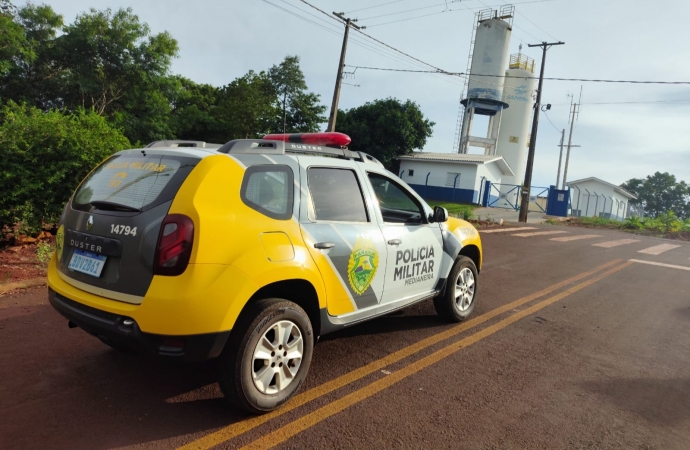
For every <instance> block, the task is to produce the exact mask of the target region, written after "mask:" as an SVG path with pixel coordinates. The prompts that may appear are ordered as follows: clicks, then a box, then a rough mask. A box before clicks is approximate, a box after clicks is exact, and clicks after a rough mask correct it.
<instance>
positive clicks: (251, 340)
mask: <svg viewBox="0 0 690 450" xmlns="http://www.w3.org/2000/svg"><path fill="white" fill-rule="evenodd" d="M280 334H282V335H283V336H284V337H285V339H283V342H280V341H279V335H280ZM313 335H314V332H313V330H312V326H311V322H310V321H309V316H307V313H306V312H304V310H303V309H302V308H300V307H299V306H298V305H297V304H295V303H293V302H290V301H288V300H284V299H279V298H269V299H263V300H259V301H257V302H256V303H254V304H252V305H250V306H249V309H248V310H247V311H245V312H243V313H242V314H240V317H239V319H238V321H237V325H236V326H235V329H234V330H233V332H232V335H231V338H230V341H229V342H228V344H227V345H226V347H225V349H224V350H223V353H222V354H221V356H220V363H219V367H218V369H219V370H218V371H219V374H218V375H219V376H218V378H219V384H220V388H221V390H222V391H223V394H224V395H225V398H226V399H227V400H228V401H229V402H230V403H231V404H233V405H234V406H237V407H239V408H242V409H245V410H246V411H249V412H250V413H253V414H263V413H267V412H270V411H273V410H274V409H276V408H278V407H279V406H280V405H282V404H283V403H285V402H287V401H288V400H289V399H290V398H291V397H292V396H293V395H295V393H297V391H299V389H300V387H301V386H302V383H304V380H305V378H306V376H307V372H308V371H309V365H310V364H311V356H312V351H313V349H314V336H313ZM264 338H265V339H264ZM285 343H287V346H284V344H285ZM281 352H282V353H281ZM291 355H292V356H293V358H290V356H291ZM300 356H301V358H298V357H300ZM283 383H284V385H282V386H281V384H283Z"/></svg>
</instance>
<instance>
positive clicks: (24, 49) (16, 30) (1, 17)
mask: <svg viewBox="0 0 690 450" xmlns="http://www.w3.org/2000/svg"><path fill="white" fill-rule="evenodd" d="M16 10H17V8H16V7H15V6H14V5H13V4H12V3H10V2H9V0H0V75H2V74H4V73H6V72H7V71H8V70H10V68H11V67H12V60H13V59H14V58H17V57H22V56H26V55H27V53H28V50H29V49H28V45H27V44H28V43H27V42H26V36H25V35H24V29H23V28H22V27H21V25H19V24H18V23H16V22H15V15H16Z"/></svg>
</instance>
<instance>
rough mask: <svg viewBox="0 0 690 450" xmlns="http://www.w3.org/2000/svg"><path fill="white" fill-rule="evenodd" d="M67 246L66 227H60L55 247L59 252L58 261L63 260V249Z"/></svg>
mask: <svg viewBox="0 0 690 450" xmlns="http://www.w3.org/2000/svg"><path fill="white" fill-rule="evenodd" d="M64 244H65V227H64V225H60V228H58V231H57V234H56V235H55V247H56V250H57V257H58V260H60V259H62V247H63V246H64Z"/></svg>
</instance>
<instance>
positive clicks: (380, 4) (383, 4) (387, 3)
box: [345, 0, 405, 14]
mask: <svg viewBox="0 0 690 450" xmlns="http://www.w3.org/2000/svg"><path fill="white" fill-rule="evenodd" d="M404 1H405V0H394V1H392V2H386V3H379V4H378V5H374V6H367V7H366V8H360V9H353V10H352V11H348V12H346V13H345V14H351V13H353V12H359V11H364V10H367V9H374V8H379V7H381V6H386V5H390V4H391V3H400V2H404Z"/></svg>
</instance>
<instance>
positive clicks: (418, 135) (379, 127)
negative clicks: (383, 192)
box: [337, 98, 435, 168]
mask: <svg viewBox="0 0 690 450" xmlns="http://www.w3.org/2000/svg"><path fill="white" fill-rule="evenodd" d="M434 125H435V123H434V122H431V121H429V120H428V119H426V118H424V115H423V114H422V111H421V110H420V109H419V106H418V105H417V104H416V103H414V102H412V101H410V100H408V101H406V102H405V103H402V102H400V100H398V99H395V98H387V99H383V100H374V101H373V102H370V103H365V104H364V105H362V106H359V107H357V108H352V109H350V110H348V111H338V123H337V131H340V132H342V133H345V134H347V135H348V136H350V137H351V138H352V148H354V149H357V150H362V151H364V152H367V153H369V154H371V155H372V156H373V157H375V158H377V159H378V160H379V161H381V162H382V163H383V164H384V165H385V166H386V167H388V168H391V167H392V164H393V161H394V160H395V158H396V157H397V156H401V155H407V154H409V153H412V151H413V150H415V149H421V148H422V147H424V145H425V144H426V140H427V139H428V138H429V137H431V135H432V132H433V127H434Z"/></svg>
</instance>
